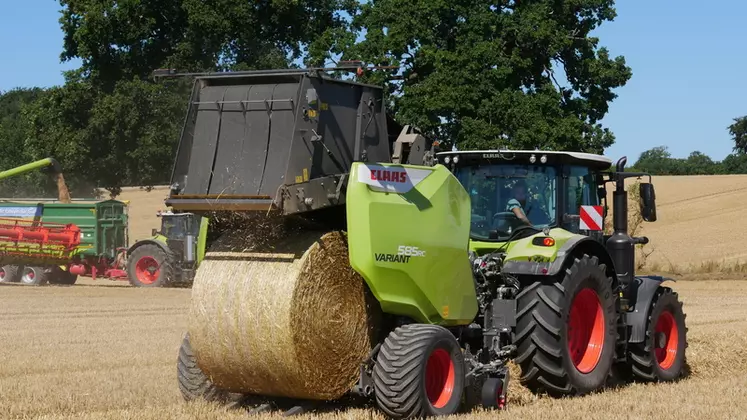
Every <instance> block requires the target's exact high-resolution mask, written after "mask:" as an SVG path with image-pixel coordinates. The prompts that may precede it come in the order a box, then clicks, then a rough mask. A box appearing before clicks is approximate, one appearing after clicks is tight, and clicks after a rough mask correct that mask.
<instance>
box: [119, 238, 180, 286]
mask: <svg viewBox="0 0 747 420" xmlns="http://www.w3.org/2000/svg"><path fill="white" fill-rule="evenodd" d="M171 274H172V265H171V260H170V258H169V255H168V254H167V253H166V251H165V250H164V249H163V248H161V247H160V246H158V245H155V244H145V245H141V246H139V247H137V248H135V250H134V251H132V253H131V254H130V255H129V256H128V257H127V278H128V280H129V281H130V284H131V285H133V286H135V287H163V286H165V285H166V284H167V283H168V280H169V279H170V278H171Z"/></svg>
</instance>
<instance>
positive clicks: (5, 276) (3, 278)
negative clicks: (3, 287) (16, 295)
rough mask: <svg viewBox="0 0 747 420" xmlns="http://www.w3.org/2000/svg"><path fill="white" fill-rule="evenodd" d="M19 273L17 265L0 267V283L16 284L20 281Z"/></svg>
mask: <svg viewBox="0 0 747 420" xmlns="http://www.w3.org/2000/svg"><path fill="white" fill-rule="evenodd" d="M19 273H20V267H18V266H17V265H4V266H2V267H0V283H17V282H18V281H19V280H20V277H19Z"/></svg>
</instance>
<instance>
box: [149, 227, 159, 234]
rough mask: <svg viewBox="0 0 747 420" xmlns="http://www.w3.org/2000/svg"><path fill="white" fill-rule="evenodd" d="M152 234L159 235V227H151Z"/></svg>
mask: <svg viewBox="0 0 747 420" xmlns="http://www.w3.org/2000/svg"><path fill="white" fill-rule="evenodd" d="M150 235H151V236H156V235H158V229H156V228H153V229H151V230H150Z"/></svg>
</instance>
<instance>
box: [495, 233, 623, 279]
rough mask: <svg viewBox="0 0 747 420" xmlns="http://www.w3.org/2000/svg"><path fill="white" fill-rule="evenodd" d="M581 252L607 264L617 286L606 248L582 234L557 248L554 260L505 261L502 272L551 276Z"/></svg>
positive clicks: (612, 264)
mask: <svg viewBox="0 0 747 420" xmlns="http://www.w3.org/2000/svg"><path fill="white" fill-rule="evenodd" d="M583 254H588V255H589V256H593V257H597V258H599V262H600V263H601V264H605V265H606V266H607V273H608V275H609V276H610V277H612V280H613V283H614V284H613V287H616V286H617V275H616V274H615V266H614V263H613V262H612V258H611V257H610V254H609V252H607V248H605V247H604V245H602V244H600V243H599V242H597V241H595V240H594V239H592V238H590V237H588V236H584V235H574V236H573V237H572V238H571V239H569V240H567V241H566V242H565V243H564V244H563V246H561V247H560V249H558V252H557V254H556V258H555V260H554V261H507V262H506V263H505V264H503V268H502V270H501V271H502V272H504V273H506V274H513V275H532V276H548V277H552V276H555V275H557V274H558V273H560V272H561V271H562V270H563V269H564V267H566V266H567V264H566V263H567V262H568V259H569V258H573V257H574V256H578V257H580V256H581V255H583Z"/></svg>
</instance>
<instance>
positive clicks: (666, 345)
mask: <svg viewBox="0 0 747 420" xmlns="http://www.w3.org/2000/svg"><path fill="white" fill-rule="evenodd" d="M648 310H649V315H648V321H647V324H646V339H645V340H644V342H643V343H640V344H631V345H630V347H629V357H630V360H631V370H632V373H633V376H634V377H635V378H636V379H639V380H642V381H651V382H658V381H660V382H666V381H674V380H676V379H678V378H680V377H681V376H682V374H683V371H684V368H685V363H686V358H685V349H686V348H687V327H685V314H684V312H683V311H682V302H680V301H679V300H678V297H677V293H674V292H673V291H672V289H670V288H668V287H659V290H658V291H657V293H656V295H655V296H654V299H653V301H652V302H651V305H650V306H649V308H648Z"/></svg>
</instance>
